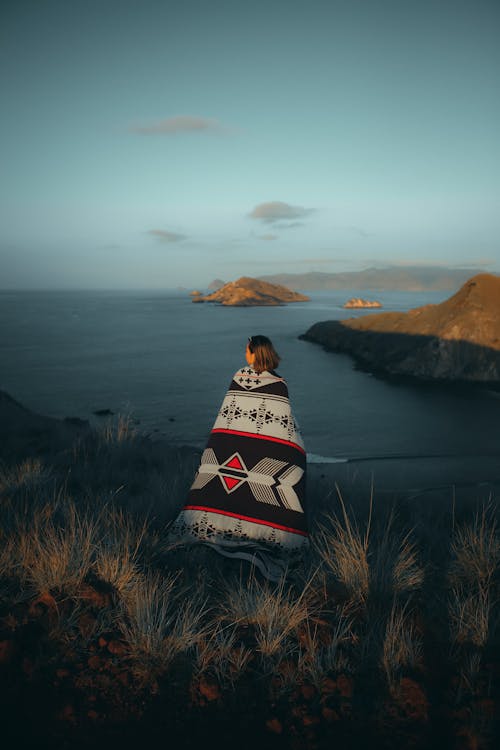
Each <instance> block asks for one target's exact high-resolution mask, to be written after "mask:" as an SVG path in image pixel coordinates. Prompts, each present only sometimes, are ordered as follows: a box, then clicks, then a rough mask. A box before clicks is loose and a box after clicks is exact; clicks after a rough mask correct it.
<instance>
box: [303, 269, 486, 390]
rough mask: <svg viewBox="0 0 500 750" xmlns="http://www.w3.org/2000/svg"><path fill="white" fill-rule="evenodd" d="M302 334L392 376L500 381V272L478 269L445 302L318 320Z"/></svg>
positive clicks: (304, 337) (363, 364) (369, 367)
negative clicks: (363, 315) (320, 321)
mask: <svg viewBox="0 0 500 750" xmlns="http://www.w3.org/2000/svg"><path fill="white" fill-rule="evenodd" d="M301 338H303V339H305V340H307V341H314V342H316V343H318V344H323V346H324V347H325V348H327V349H330V350H332V351H337V352H346V353H348V354H351V355H352V356H353V357H355V358H356V359H357V361H358V362H359V363H360V364H361V365H362V366H364V367H366V368H367V369H370V370H374V371H378V372H381V373H386V374H389V375H406V376H412V377H416V378H420V379H423V380H455V381H470V382H490V383H500V277H498V276H493V275H491V274H478V275H477V276H473V277H472V278H471V279H469V281H467V282H466V283H465V284H464V285H463V286H462V288H461V289H459V291H458V292H457V293H456V294H454V295H453V296H452V297H450V298H449V299H447V300H445V301H444V302H441V303H440V304H437V305H425V306H424V307H417V308H415V309H413V310H410V311H409V312H407V313H398V312H387V313H377V314H375V315H367V316H365V317H363V318H356V319H355V318H349V319H348V320H342V321H339V320H328V321H325V322H322V323H315V324H314V325H313V326H311V328H309V330H308V331H307V332H306V333H305V334H304V335H303V336H301Z"/></svg>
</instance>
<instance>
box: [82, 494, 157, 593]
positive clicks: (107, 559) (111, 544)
mask: <svg viewBox="0 0 500 750" xmlns="http://www.w3.org/2000/svg"><path fill="white" fill-rule="evenodd" d="M147 531H148V525H147V521H146V520H144V521H143V522H142V524H137V523H136V522H134V520H133V519H132V518H131V517H130V516H127V515H125V514H124V512H123V511H121V510H119V509H113V508H109V509H107V512H104V513H102V514H101V515H100V539H99V544H98V546H97V549H96V552H95V560H94V569H95V572H96V574H97V576H98V577H99V578H101V579H102V580H103V581H105V582H106V583H109V584H110V585H111V586H113V587H114V588H115V589H116V590H117V591H118V592H119V593H120V594H121V595H122V596H126V595H127V594H128V592H130V591H132V590H134V589H135V587H136V585H137V584H138V583H139V581H140V579H141V566H140V560H141V556H142V547H143V545H144V543H145V540H146V538H147Z"/></svg>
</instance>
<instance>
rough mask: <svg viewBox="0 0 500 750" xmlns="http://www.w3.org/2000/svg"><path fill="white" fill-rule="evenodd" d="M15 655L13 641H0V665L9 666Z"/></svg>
mask: <svg viewBox="0 0 500 750" xmlns="http://www.w3.org/2000/svg"><path fill="white" fill-rule="evenodd" d="M15 654H16V644H15V642H14V641H13V640H11V639H7V640H5V641H0V664H10V662H11V661H12V660H13V658H14V656H15Z"/></svg>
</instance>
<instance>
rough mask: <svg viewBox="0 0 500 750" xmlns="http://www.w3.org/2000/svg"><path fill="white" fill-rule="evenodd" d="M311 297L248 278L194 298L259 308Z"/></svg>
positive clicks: (234, 305) (231, 282)
mask: <svg viewBox="0 0 500 750" xmlns="http://www.w3.org/2000/svg"><path fill="white" fill-rule="evenodd" d="M308 299H309V297H306V296H305V295H304V294H299V293H298V292H293V291H292V290H291V289H288V288H287V287H284V286H280V285H278V284H269V283H268V282H267V281H259V280H258V279H252V278H250V277H248V276H242V277H241V278H240V279H238V280H237V281H230V282H229V283H228V284H224V286H223V287H221V288H220V289H218V290H217V291H216V292H213V293H212V294H209V295H207V296H205V297H199V298H194V299H193V302H196V301H200V302H217V303H219V304H221V305H227V306H229V307H258V306H276V305H284V304H287V303H288V302H307V301H308Z"/></svg>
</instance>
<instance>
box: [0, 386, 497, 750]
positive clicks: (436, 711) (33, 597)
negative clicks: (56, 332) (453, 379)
mask: <svg viewBox="0 0 500 750" xmlns="http://www.w3.org/2000/svg"><path fill="white" fill-rule="evenodd" d="M6 403H7V399H4V402H3V405H4V408H5V412H6V411H7V406H6ZM14 404H15V402H14ZM0 405H1V404H0ZM17 407H19V408H20V409H22V407H20V405H17V406H16V407H15V408H14V407H13V405H12V403H10V406H9V407H8V408H9V409H10V417H11V418H10V422H9V421H8V420H4V421H3V423H2V424H3V433H2V437H3V440H2V450H3V453H2V457H3V463H2V466H1V470H0V684H1V686H2V701H1V706H2V711H3V714H4V715H3V717H2V719H3V722H2V732H3V734H2V736H4V737H5V736H8V735H9V733H10V734H11V736H12V738H14V739H15V741H16V747H22V746H23V744H22V743H24V745H26V746H30V747H45V746H46V745H50V746H51V747H54V748H55V747H72V748H73V747H75V748H78V747H82V748H83V747H90V746H91V745H92V746H94V747H98V746H99V747H100V746H101V743H102V746H104V745H106V746H113V743H115V744H116V745H118V744H119V745H120V746H122V747H123V746H128V745H129V744H130V746H132V745H133V746H136V745H137V743H138V742H141V743H143V745H144V746H151V747H154V746H156V745H158V746H160V743H162V745H164V744H169V745H170V746H172V747H195V746H196V747H198V746H199V745H200V743H202V742H206V741H207V738H209V737H214V738H215V737H217V740H218V741H219V743H220V745H221V746H222V747H229V746H230V745H231V746H233V745H234V742H235V740H236V741H237V744H238V746H239V747H242V748H245V747H254V746H255V744H256V743H259V745H260V747H272V748H290V747H291V748H326V747H333V746H334V745H336V744H337V743H341V744H342V745H343V746H345V747H362V746H363V747H365V746H366V744H367V742H369V743H370V744H371V746H375V747H378V746H384V747H388V748H392V747H394V748H401V747H414V748H417V747H422V748H424V747H426V748H427V747H439V748H443V747H457V748H458V747H460V748H462V747H463V748H465V747H470V748H473V747H474V748H478V747H494V745H495V734H496V733H497V732H498V725H499V706H500V703H499V701H500V690H499V680H498V677H499V674H500V649H499V645H500V644H499V635H500V634H499V631H498V627H497V624H498V612H499V604H498V601H499V593H500V586H499V575H498V572H499V562H500V535H499V530H498V520H497V512H496V506H495V498H492V499H491V502H490V504H489V505H487V506H486V507H484V506H477V504H476V503H472V504H471V503H464V504H462V505H460V506H459V505H454V504H453V503H452V501H451V498H448V497H446V498H443V500H442V502H441V503H439V504H436V503H432V504H431V503H428V504H426V503H425V502H422V503H419V505H418V506H416V505H415V504H414V503H412V501H411V500H408V499H405V498H404V497H402V498H401V499H400V500H399V501H397V502H395V503H394V504H392V505H391V506H390V507H388V506H387V505H386V506H384V505H382V504H380V503H378V501H377V493H376V486H375V490H374V497H373V499H372V500H371V499H370V495H369V493H367V494H366V496H365V497H362V498H360V497H355V496H354V495H353V496H351V494H350V488H349V487H344V488H342V487H340V488H335V486H334V485H331V486H330V487H329V488H328V490H327V491H325V489H324V483H323V484H322V485H321V484H319V483H318V482H316V481H315V480H314V479H311V478H310V479H309V487H308V490H309V493H308V501H309V508H308V513H309V521H310V528H311V533H312V545H311V550H310V553H309V554H308V556H307V558H306V559H305V560H304V565H303V567H302V569H301V570H299V571H293V572H292V573H291V574H290V576H289V578H288V579H287V580H286V581H283V582H282V583H280V584H278V585H276V584H270V583H268V582H267V581H265V580H263V579H262V578H260V577H259V576H258V575H257V574H253V573H252V572H251V570H250V568H249V567H247V565H246V564H245V563H242V564H241V567H240V564H238V563H235V562H234V561H230V560H227V559H225V558H222V557H219V556H218V555H216V554H215V553H213V552H212V551H211V550H209V549H206V548H203V547H196V548H191V549H183V548H181V547H179V546H178V545H175V544H173V543H172V542H171V541H169V538H168V527H169V524H170V522H171V520H172V519H173V518H174V517H175V515H176V514H177V512H178V510H179V507H180V505H181V503H182V500H183V497H184V495H185V493H186V491H187V489H188V487H189V485H190V483H191V480H192V476H193V473H194V471H195V469H196V465H197V460H198V453H197V452H196V451H193V450H189V449H182V450H181V449H174V448H171V447H169V446H166V445H165V444H163V443H161V442H156V443H155V442H152V441H151V440H150V439H149V438H147V437H145V436H143V435H141V434H140V433H138V432H137V431H136V430H135V429H134V428H133V425H132V424H131V422H130V420H127V419H126V418H120V419H118V420H117V421H116V422H114V423H109V424H107V425H106V427H104V428H102V429H101V430H91V429H90V428H88V426H85V425H84V424H81V425H73V427H72V428H71V429H70V430H69V431H65V432H64V434H63V436H62V437H61V435H60V434H59V433H58V438H57V439H55V438H54V439H52V440H49V436H50V435H52V429H56V428H57V430H59V431H60V430H61V424H60V423H58V424H57V425H52V426H47V423H46V422H45V423H42V422H39V421H38V420H43V418H39V417H37V416H36V415H31V413H29V412H27V410H24V422H23V430H24V431H25V434H26V435H27V436H29V442H28V443H27V445H23V443H22V440H21V438H20V433H19V431H17V433H16V434H17V437H16V440H15V441H14V442H12V441H10V440H9V439H8V430H9V429H10V430H11V431H12V430H14V427H15V424H14V422H15V419H14V418H13V417H12V414H13V410H14V412H15V411H16V409H17ZM16 413H17V416H18V417H19V414H20V412H19V410H17V412H16ZM30 415H31V416H30ZM9 425H10V426H9ZM14 431H15V430H14ZM0 432H2V431H1V430H0ZM33 435H37V438H36V440H35V438H34V437H33ZM14 739H13V741H14Z"/></svg>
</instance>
